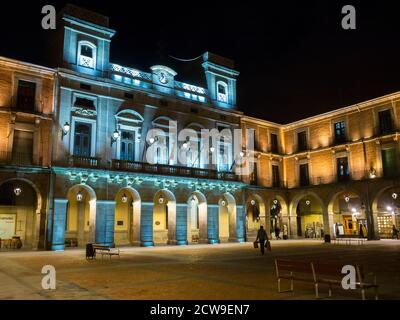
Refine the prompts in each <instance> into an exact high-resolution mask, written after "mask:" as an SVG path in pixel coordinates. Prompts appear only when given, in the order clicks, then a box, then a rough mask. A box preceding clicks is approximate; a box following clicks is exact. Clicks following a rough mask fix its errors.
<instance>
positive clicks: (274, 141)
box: [271, 133, 279, 153]
mask: <svg viewBox="0 0 400 320" xmlns="http://www.w3.org/2000/svg"><path fill="white" fill-rule="evenodd" d="M271 152H272V153H279V147H278V136H277V135H276V134H275V133H271Z"/></svg>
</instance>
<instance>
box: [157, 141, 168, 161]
mask: <svg viewBox="0 0 400 320" xmlns="http://www.w3.org/2000/svg"><path fill="white" fill-rule="evenodd" d="M157 144H158V145H157V149H156V150H157V151H156V152H157V154H156V157H157V159H156V160H157V161H156V162H157V163H158V164H169V136H167V135H166V136H161V137H158V141H157Z"/></svg>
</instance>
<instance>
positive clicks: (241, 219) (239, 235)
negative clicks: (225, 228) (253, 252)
mask: <svg viewBox="0 0 400 320" xmlns="http://www.w3.org/2000/svg"><path fill="white" fill-rule="evenodd" d="M229 227H230V226H229ZM235 231H236V237H235V239H234V238H232V235H231V232H230V231H229V241H232V240H233V241H235V242H244V241H245V234H246V232H245V231H246V211H245V207H244V206H241V205H240V206H236V228H235Z"/></svg>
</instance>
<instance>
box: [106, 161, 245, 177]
mask: <svg viewBox="0 0 400 320" xmlns="http://www.w3.org/2000/svg"><path fill="white" fill-rule="evenodd" d="M111 169H112V170H116V171H119V170H121V171H129V172H140V173H149V174H161V175H172V176H180V177H188V178H201V179H218V180H227V181H237V180H238V178H237V176H236V175H235V174H234V173H233V172H218V171H216V170H210V169H202V168H192V167H181V166H170V165H166V164H149V163H144V162H136V161H126V160H112V163H111Z"/></svg>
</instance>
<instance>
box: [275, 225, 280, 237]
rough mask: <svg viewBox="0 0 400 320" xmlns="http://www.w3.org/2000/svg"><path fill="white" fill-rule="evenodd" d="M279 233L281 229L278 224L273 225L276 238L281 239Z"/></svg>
mask: <svg viewBox="0 0 400 320" xmlns="http://www.w3.org/2000/svg"><path fill="white" fill-rule="evenodd" d="M280 233H281V229H280V228H279V227H278V225H277V226H276V227H275V238H276V240H278V239H281V237H280V236H279V234H280Z"/></svg>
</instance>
